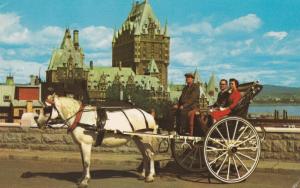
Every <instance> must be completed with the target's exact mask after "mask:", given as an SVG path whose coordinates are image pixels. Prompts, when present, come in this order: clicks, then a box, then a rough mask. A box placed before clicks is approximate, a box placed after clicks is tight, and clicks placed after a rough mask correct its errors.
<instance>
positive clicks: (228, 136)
mask: <svg viewBox="0 0 300 188" xmlns="http://www.w3.org/2000/svg"><path fill="white" fill-rule="evenodd" d="M225 125H226V131H227V138H228V141H230V135H229V130H228V124H227V121H225Z"/></svg>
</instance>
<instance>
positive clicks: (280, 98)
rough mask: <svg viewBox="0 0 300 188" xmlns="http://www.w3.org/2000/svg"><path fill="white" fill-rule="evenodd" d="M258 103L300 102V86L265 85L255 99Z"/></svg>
mask: <svg viewBox="0 0 300 188" xmlns="http://www.w3.org/2000/svg"><path fill="white" fill-rule="evenodd" d="M254 101H255V102H257V103H297V104H299V103H300V88H296V87H285V86H274V85H264V87H263V90H262V91H261V92H260V93H259V94H258V95H257V96H256V97H255V99H254Z"/></svg>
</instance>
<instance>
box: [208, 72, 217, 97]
mask: <svg viewBox="0 0 300 188" xmlns="http://www.w3.org/2000/svg"><path fill="white" fill-rule="evenodd" d="M216 83H217V82H216V76H215V74H214V73H212V74H211V76H210V78H209V81H208V85H207V93H210V92H213V93H214V95H216V94H217V91H216V89H217V87H216V86H217V84H216Z"/></svg>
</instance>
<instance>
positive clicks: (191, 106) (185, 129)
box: [174, 73, 200, 136]
mask: <svg viewBox="0 0 300 188" xmlns="http://www.w3.org/2000/svg"><path fill="white" fill-rule="evenodd" d="M184 76H185V82H186V86H185V87H184V88H183V90H182V93H181V96H180V98H179V101H178V103H177V104H176V105H175V106H174V108H175V109H176V110H177V113H178V115H177V117H178V118H179V119H178V125H179V127H178V128H179V130H178V131H179V134H188V135H191V136H193V129H194V116H195V113H196V111H198V110H199V96H200V90H199V86H198V85H197V84H195V83H194V78H195V77H194V74H193V73H186V74H185V75H184Z"/></svg>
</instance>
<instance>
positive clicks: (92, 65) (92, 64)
mask: <svg viewBox="0 0 300 188" xmlns="http://www.w3.org/2000/svg"><path fill="white" fill-rule="evenodd" d="M93 68H94V63H93V61H90V69H91V70H93Z"/></svg>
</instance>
